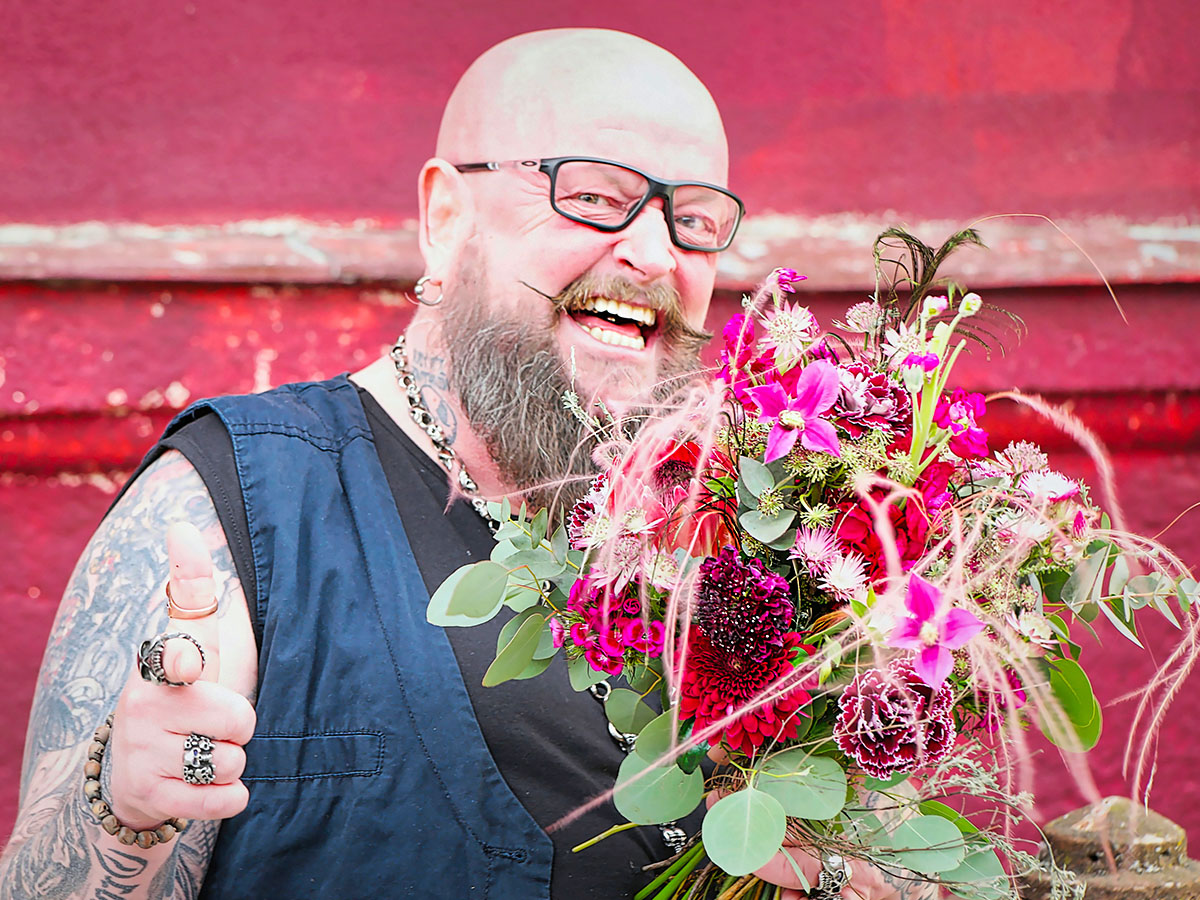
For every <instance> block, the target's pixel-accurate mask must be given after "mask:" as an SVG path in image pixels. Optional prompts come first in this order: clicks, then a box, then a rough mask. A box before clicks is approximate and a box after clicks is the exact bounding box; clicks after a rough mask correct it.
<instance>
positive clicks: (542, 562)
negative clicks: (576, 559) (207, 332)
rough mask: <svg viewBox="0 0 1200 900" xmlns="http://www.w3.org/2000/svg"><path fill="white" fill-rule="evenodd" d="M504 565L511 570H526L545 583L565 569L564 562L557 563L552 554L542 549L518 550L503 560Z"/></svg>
mask: <svg viewBox="0 0 1200 900" xmlns="http://www.w3.org/2000/svg"><path fill="white" fill-rule="evenodd" d="M504 565H506V566H508V568H509V569H510V570H512V569H521V568H524V569H528V570H529V571H530V572H531V573H532V574H533V576H534V577H535V578H538V579H540V580H542V581H545V580H547V579H550V578H557V577H558V576H559V575H561V574H562V573H563V571H564V570H565V569H566V568H567V564H566V563H565V562H559V561H558V560H557V559H555V558H554V554H553V553H551V552H550V551H549V550H547V549H545V548H544V547H535V548H534V549H532V550H518V551H517V552H516V553H514V554H512V555H511V556H508V557H506V558H505V560H504Z"/></svg>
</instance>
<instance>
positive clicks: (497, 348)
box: [442, 279, 702, 511]
mask: <svg viewBox="0 0 1200 900" xmlns="http://www.w3.org/2000/svg"><path fill="white" fill-rule="evenodd" d="M477 286H479V285H478V281H476V280H474V279H468V280H467V281H466V282H465V283H464V288H466V290H464V291H463V292H462V293H458V292H456V296H453V297H448V298H446V300H447V302H446V309H445V312H444V317H443V327H442V338H443V342H444V346H445V348H446V353H447V356H448V357H449V360H450V373H449V380H450V387H451V389H452V390H453V391H454V392H455V394H456V395H457V396H458V400H459V403H460V405H461V407H462V410H463V413H464V415H466V417H467V420H468V421H469V422H470V423H471V428H472V430H473V431H474V432H475V434H476V435H478V436H479V438H480V439H481V440H482V441H483V442H484V444H485V446H486V447H487V449H488V452H489V454H490V455H491V457H492V459H493V460H494V461H495V463H496V466H497V468H498V469H499V472H500V474H501V476H502V477H503V478H504V480H505V482H507V483H508V484H510V485H512V486H514V487H515V488H517V489H518V490H520V491H521V492H522V493H523V494H524V495H525V497H526V498H527V499H528V500H529V503H530V506H531V507H534V508H538V507H540V508H547V509H550V510H552V511H553V510H554V509H555V508H556V507H558V506H560V505H561V506H563V507H564V508H568V509H569V508H570V506H571V505H572V504H574V502H575V501H576V500H578V499H579V498H581V497H582V496H583V495H584V494H585V493H586V492H587V489H588V485H589V484H590V481H591V478H592V477H593V476H594V475H595V474H596V472H597V471H598V468H597V466H596V464H595V462H594V461H593V459H592V451H593V449H594V447H595V445H596V440H595V437H594V435H593V433H592V431H591V430H590V429H589V428H587V427H586V426H585V425H584V424H583V423H581V422H580V421H579V419H578V418H577V417H576V415H575V414H574V413H573V412H572V411H571V410H570V409H568V408H567V406H566V405H565V404H564V402H563V398H564V396H565V395H566V394H567V393H568V392H569V391H571V390H572V385H571V383H570V381H569V380H568V374H569V373H568V372H567V371H566V366H565V364H564V362H563V360H562V358H561V357H560V355H559V350H558V344H557V342H556V341H555V337H554V327H555V325H556V323H557V318H558V315H559V314H560V313H559V312H557V309H558V308H559V304H557V303H556V304H554V306H553V307H551V308H549V309H546V312H545V314H544V315H540V316H538V317H526V318H524V319H510V318H506V317H504V316H503V315H501V314H499V313H496V312H493V311H490V310H488V309H486V308H485V307H486V304H484V303H482V302H480V301H479V300H478V299H476V297H474V296H467V293H468V291H469V290H470V288H471V287H477ZM470 292H471V293H474V291H470ZM530 299H531V301H532V300H535V298H533V297H531V298H530ZM536 302H539V303H540V301H536ZM531 305H532V304H531ZM562 315H566V313H565V312H564V313H562ZM675 337H676V336H675V335H672V334H671V333H670V332H664V334H663V338H664V339H665V340H667V341H668V347H671V348H672V349H671V350H670V351H669V352H668V353H667V354H666V361H665V363H664V365H663V366H662V367H661V370H660V372H659V373H658V376H659V377H658V379H657V381H658V383H657V384H656V385H655V386H654V388H653V390H652V392H651V396H650V397H644V398H634V399H635V400H641V401H642V405H641V406H640V407H637V408H630V409H627V410H625V411H624V414H623V417H622V418H623V422H624V423H625V425H624V426H623V427H624V430H625V436H629V432H630V431H632V430H635V428H636V422H639V421H641V420H642V419H643V418H644V417H645V416H646V415H647V414H648V413H649V412H650V411H651V410H654V411H656V412H661V410H662V408H663V405H664V404H666V405H669V400H670V398H671V396H672V395H674V394H675V393H676V391H678V390H679V389H680V388H681V387H683V386H684V385H685V384H686V383H687V382H688V381H690V380H691V378H692V377H694V373H695V372H696V370H697V369H698V368H699V365H700V360H699V351H700V347H701V346H702V343H701V342H699V341H696V340H686V339H679V340H675V339H674V338H675ZM617 377H618V378H619V377H620V373H619V372H618V373H617ZM617 383H618V384H619V382H617ZM588 400H589V398H587V397H582V398H581V402H582V404H583V405H584V406H585V407H586V406H587V404H588ZM630 423H633V424H630ZM614 436H615V435H614Z"/></svg>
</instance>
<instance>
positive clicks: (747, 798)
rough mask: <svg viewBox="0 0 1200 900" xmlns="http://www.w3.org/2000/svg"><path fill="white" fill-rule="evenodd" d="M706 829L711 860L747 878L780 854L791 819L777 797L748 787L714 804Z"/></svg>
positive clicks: (731, 872) (706, 843)
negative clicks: (788, 820)
mask: <svg viewBox="0 0 1200 900" xmlns="http://www.w3.org/2000/svg"><path fill="white" fill-rule="evenodd" d="M702 830H703V835H704V851H705V852H706V853H707V854H708V858H709V859H711V860H712V861H713V862H714V863H716V864H717V865H718V866H720V867H721V868H722V869H723V870H724V871H726V872H728V873H729V874H730V875H747V874H749V873H750V872H753V871H754V870H755V869H758V868H761V867H762V866H764V865H766V864H767V863H768V862H769V861H770V859H771V857H772V856H774V855H775V854H776V853H778V852H779V848H780V847H781V846H783V836H784V833H785V832H786V831H787V816H786V814H785V813H784V811H783V807H782V806H780V805H779V801H778V800H776V799H775V798H774V797H772V796H770V795H769V794H766V793H764V792H763V791H760V790H756V789H755V788H752V787H747V788H743V789H742V790H740V791H737V792H735V793H732V794H729V795H728V796H726V797H722V798H721V799H720V800H718V801H717V802H716V803H714V804H713V805H712V808H711V809H709V811H708V812H707V813H706V814H705V816H704V825H703V826H702Z"/></svg>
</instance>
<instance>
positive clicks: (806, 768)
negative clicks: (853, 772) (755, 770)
mask: <svg viewBox="0 0 1200 900" xmlns="http://www.w3.org/2000/svg"><path fill="white" fill-rule="evenodd" d="M754 783H755V787H757V788H758V789H759V790H761V791H763V792H764V793H766V794H769V795H771V796H772V797H774V798H775V799H776V800H778V801H779V805H780V806H782V807H783V811H784V812H785V813H787V814H788V815H789V816H794V817H795V818H797V819H832V818H833V817H834V816H836V815H837V814H838V813H840V812H841V811H842V807H843V806H845V805H846V773H845V772H844V771H842V767H841V766H839V765H838V764H837V762H835V761H834V760H832V759H830V758H829V757H828V756H810V755H809V754H808V753H807V752H806V751H805V750H804V748H802V747H797V748H794V749H791V750H784V751H783V752H782V753H776V754H774V755H773V756H770V757H768V758H767V760H766V762H764V763H763V765H762V767H761V768H760V769H759V776H758V778H757V779H755V782H754Z"/></svg>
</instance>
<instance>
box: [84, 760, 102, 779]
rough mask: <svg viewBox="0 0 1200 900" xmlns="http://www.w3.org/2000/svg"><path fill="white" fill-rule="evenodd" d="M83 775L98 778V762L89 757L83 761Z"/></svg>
mask: <svg viewBox="0 0 1200 900" xmlns="http://www.w3.org/2000/svg"><path fill="white" fill-rule="evenodd" d="M83 777H84V778H97V779H98V778H99V777H100V763H98V762H96V760H94V759H89V760H88V761H87V762H85V763H84V764H83Z"/></svg>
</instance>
